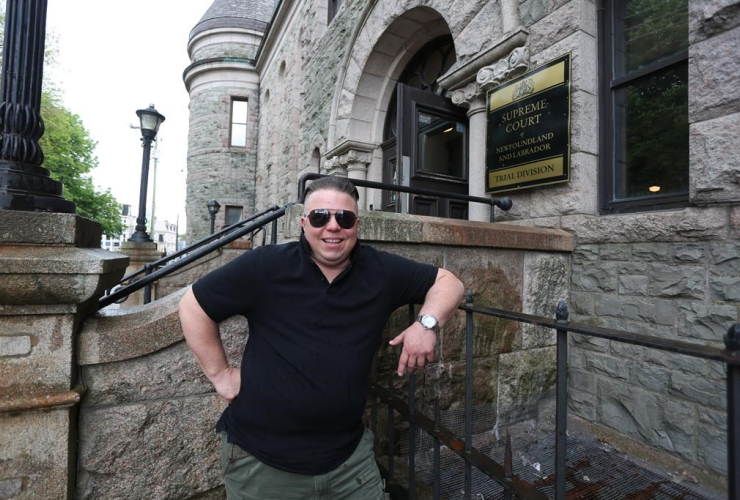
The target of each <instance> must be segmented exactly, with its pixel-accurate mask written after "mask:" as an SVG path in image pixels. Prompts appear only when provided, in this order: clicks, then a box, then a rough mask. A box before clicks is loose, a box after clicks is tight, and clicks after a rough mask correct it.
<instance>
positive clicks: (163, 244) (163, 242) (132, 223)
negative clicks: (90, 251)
mask: <svg viewBox="0 0 740 500" xmlns="http://www.w3.org/2000/svg"><path fill="white" fill-rule="evenodd" d="M121 222H123V224H124V225H125V226H126V227H125V229H124V231H123V233H122V234H121V235H120V236H117V237H115V238H109V237H107V236H106V235H103V237H102V239H101V240H100V247H101V248H104V249H105V250H111V251H113V252H117V251H118V249H119V248H120V246H121V243H123V242H124V241H128V239H129V238H130V237H131V235H132V234H134V232H136V216H135V215H134V214H133V212H132V210H131V205H122V209H121ZM177 229H178V228H177V224H174V223H172V222H168V221H167V220H159V219H157V221H156V222H155V227H154V231H152V234H150V235H149V236H150V237H151V238H152V240H153V241H155V242H156V243H157V250H159V251H160V252H162V253H167V254H170V253H173V252H175V250H176V249H177Z"/></svg>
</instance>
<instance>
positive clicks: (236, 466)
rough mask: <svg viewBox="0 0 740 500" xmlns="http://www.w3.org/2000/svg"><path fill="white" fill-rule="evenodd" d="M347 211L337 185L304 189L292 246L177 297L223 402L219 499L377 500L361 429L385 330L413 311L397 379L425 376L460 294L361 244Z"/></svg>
mask: <svg viewBox="0 0 740 500" xmlns="http://www.w3.org/2000/svg"><path fill="white" fill-rule="evenodd" d="M357 199H358V194H357V190H356V189H355V187H354V186H353V185H352V184H351V183H350V182H349V181H348V180H346V179H343V178H340V177H325V178H321V179H319V180H316V181H314V182H313V183H311V184H310V185H309V187H308V189H307V190H306V199H305V205H304V207H305V212H304V216H303V217H301V225H302V226H303V232H302V234H301V238H300V241H298V242H294V243H288V244H285V245H276V246H269V247H260V248H257V249H255V250H252V251H250V252H246V253H245V254H243V255H242V256H240V257H239V258H237V259H235V260H234V261H232V262H231V263H229V264H227V265H226V266H223V267H222V268H220V269H218V270H216V271H214V272H212V273H210V274H208V275H207V276H205V277H204V278H202V279H201V280H199V281H198V282H196V283H195V284H194V285H193V287H192V289H191V290H189V291H188V292H187V293H186V295H185V296H184V297H183V299H182V302H181V304H180V319H181V322H182V327H183V332H184V334H185V338H186V340H187V343H188V346H189V347H190V349H191V350H192V351H193V353H194V354H195V356H196V358H197V359H198V362H199V364H200V366H201V368H202V369H203V371H204V373H205V374H206V376H208V378H209V380H210V381H211V382H212V383H213V385H214V387H215V389H216V391H217V393H218V394H219V395H220V396H221V397H222V398H224V399H225V400H226V401H227V402H229V403H230V406H229V407H228V408H227V409H226V411H224V413H223V415H222V416H221V418H220V420H219V422H218V424H217V430H218V431H221V432H223V433H224V438H223V443H222V444H223V446H222V466H223V468H224V483H225V485H226V492H227V495H228V497H229V498H249V499H281V500H282V499H289V498H307V499H308V498H311V499H322V498H332V499H356V498H358V499H359V498H368V499H382V498H383V492H382V483H381V481H380V476H379V474H378V470H377V466H376V465H375V461H374V457H373V446H372V434H371V433H370V432H369V431H366V430H364V428H363V425H362V422H361V417H362V413H363V410H364V408H365V401H366V398H367V389H368V384H369V378H370V371H371V366H372V361H373V357H374V355H375V352H376V350H377V347H378V342H379V340H380V335H381V332H382V330H383V327H384V325H385V323H386V322H387V320H388V317H389V316H390V314H391V313H392V312H393V311H394V310H395V309H397V308H398V307H400V306H403V305H406V304H409V303H423V305H422V308H421V311H420V313H421V314H420V315H419V320H418V321H417V322H415V323H414V324H413V325H411V326H410V327H409V328H407V329H406V330H404V331H403V332H402V333H401V334H400V335H398V336H397V337H396V338H394V339H393V340H391V342H390V343H391V345H399V344H401V345H402V346H403V349H402V352H401V356H400V359H399V363H398V374H399V375H402V374H403V373H405V371H406V370H407V369H408V370H413V369H415V368H417V367H423V366H424V365H425V363H427V362H430V361H432V360H433V356H434V346H435V343H436V332H437V331H438V330H439V327H440V326H442V325H444V323H445V322H446V321H447V320H448V319H449V317H450V316H451V315H452V313H453V312H454V310H455V309H456V308H457V305H458V304H459V302H460V300H461V299H462V295H463V286H462V284H461V283H460V281H459V280H458V279H457V278H456V277H455V276H454V275H453V274H451V273H450V272H448V271H446V270H444V269H437V268H435V267H433V266H429V265H426V264H419V263H416V262H413V261H410V260H408V259H404V258H402V257H399V256H396V255H392V254H389V253H386V252H380V251H377V250H375V249H373V248H371V247H368V246H365V245H362V244H360V243H358V241H357V232H358V225H359V221H358V219H357V216H356V214H357ZM236 314H240V315H243V316H245V317H246V318H247V319H248V322H249V341H248V344H247V347H246V348H245V351H244V356H243V359H242V364H241V368H240V369H237V368H233V367H231V366H229V364H228V362H227V359H226V355H225V353H224V349H223V346H222V344H221V339H220V337H219V333H218V322H220V321H223V320H224V319H226V318H228V317H230V316H233V315H236Z"/></svg>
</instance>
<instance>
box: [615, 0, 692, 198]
mask: <svg viewBox="0 0 740 500" xmlns="http://www.w3.org/2000/svg"><path fill="white" fill-rule="evenodd" d="M600 28H601V38H600V51H601V54H600V56H601V57H600V60H601V61H602V64H603V66H602V67H601V68H600V80H601V81H600V83H601V115H602V117H604V120H603V122H602V135H601V140H600V151H601V152H602V154H601V155H600V161H601V178H600V198H601V208H602V211H604V212H607V213H610V212H611V213H614V212H630V211H640V210H651V209H655V208H670V207H676V206H682V205H685V204H686V203H687V201H688V186H689V118H688V32H689V29H688V0H625V1H621V0H620V1H617V0H613V1H609V0H605V8H604V10H603V15H601V16H600Z"/></svg>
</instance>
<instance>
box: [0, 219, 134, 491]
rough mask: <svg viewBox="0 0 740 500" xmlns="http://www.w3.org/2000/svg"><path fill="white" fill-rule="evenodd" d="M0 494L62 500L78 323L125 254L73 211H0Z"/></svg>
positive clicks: (70, 460) (71, 443)
mask: <svg viewBox="0 0 740 500" xmlns="http://www.w3.org/2000/svg"><path fill="white" fill-rule="evenodd" d="M0 228H2V229H0V498H16V499H19V500H23V499H35V498H72V495H71V492H72V491H73V490H74V471H73V466H72V464H74V462H75V459H76V445H75V444H76V439H75V438H76V436H75V432H76V429H77V422H78V421H77V411H76V405H77V404H78V403H79V400H80V395H81V394H82V393H84V387H82V386H81V385H80V384H79V380H78V373H77V367H76V363H75V358H76V340H77V335H78V333H79V328H80V324H81V323H82V321H83V320H84V318H85V317H87V315H89V313H90V311H91V310H94V308H95V306H96V303H97V300H98V299H99V298H100V296H102V294H103V292H104V290H106V289H108V288H110V287H111V286H113V284H114V283H116V282H117V281H118V280H119V279H120V278H121V277H122V276H123V273H124V270H125V269H126V264H127V262H128V259H127V258H126V257H123V256H121V255H120V254H116V253H113V252H107V251H105V250H102V249H100V234H101V230H100V225H99V224H97V223H95V222H92V221H90V220H87V219H83V218H82V217H79V216H77V215H76V214H58V213H42V212H17V211H12V210H0Z"/></svg>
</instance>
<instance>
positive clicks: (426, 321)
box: [416, 314, 439, 334]
mask: <svg viewBox="0 0 740 500" xmlns="http://www.w3.org/2000/svg"><path fill="white" fill-rule="evenodd" d="M416 321H418V322H419V323H421V326H422V327H424V330H432V331H433V332H434V333H437V334H438V333H439V321H437V318H435V317H434V316H432V315H431V314H420V315H419V317H418V318H416Z"/></svg>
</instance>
